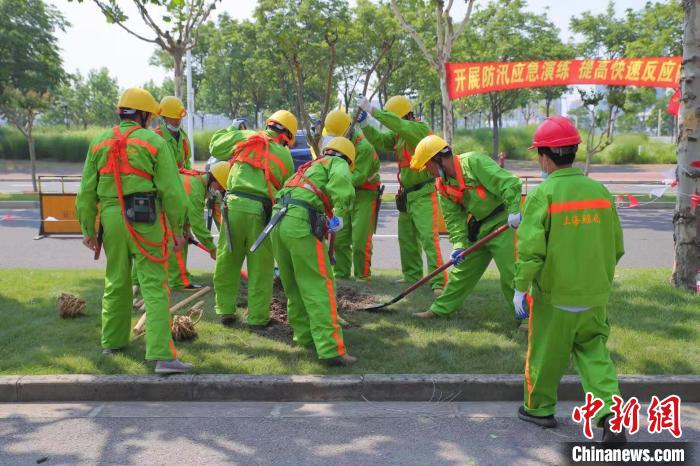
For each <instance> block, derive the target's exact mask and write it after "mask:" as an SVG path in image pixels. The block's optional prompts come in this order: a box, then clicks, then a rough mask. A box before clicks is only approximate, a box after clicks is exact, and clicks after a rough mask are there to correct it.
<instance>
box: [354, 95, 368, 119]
mask: <svg viewBox="0 0 700 466" xmlns="http://www.w3.org/2000/svg"><path fill="white" fill-rule="evenodd" d="M357 106H358V107H360V108H361V109H362V110H364V111H365V112H367V113H369V114H372V112H371V110H372V107H371V106H370V103H369V100H367V97H365V96H363V95H361V96H358V97H357Z"/></svg>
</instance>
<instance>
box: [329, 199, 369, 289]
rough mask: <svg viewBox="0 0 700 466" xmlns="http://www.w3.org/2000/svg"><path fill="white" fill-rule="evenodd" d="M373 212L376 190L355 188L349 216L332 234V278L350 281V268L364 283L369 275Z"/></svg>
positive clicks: (344, 218)
mask: <svg viewBox="0 0 700 466" xmlns="http://www.w3.org/2000/svg"><path fill="white" fill-rule="evenodd" d="M376 211H377V191H376V190H372V191H370V190H368V189H358V190H356V191H355V203H354V205H353V208H352V211H351V212H350V214H349V215H347V216H345V217H343V225H344V227H343V229H342V230H340V231H339V232H338V233H337V234H336V235H335V266H334V267H333V271H334V273H335V276H336V278H350V268H351V266H353V267H354V270H355V277H356V278H359V279H362V280H368V279H369V278H370V277H371V275H372V273H371V267H372V236H373V235H374V218H375V215H376Z"/></svg>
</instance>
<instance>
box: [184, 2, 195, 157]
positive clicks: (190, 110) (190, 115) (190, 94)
mask: <svg viewBox="0 0 700 466" xmlns="http://www.w3.org/2000/svg"><path fill="white" fill-rule="evenodd" d="M186 11H187V14H188V15H190V14H191V13H192V11H191V8H190V4H189V2H188V3H187V9H186ZM191 48H192V45H191V44H190V45H189V46H188V47H187V52H186V54H185V60H186V62H187V134H188V135H189V136H190V163H191V164H192V165H194V89H193V87H192V50H191Z"/></svg>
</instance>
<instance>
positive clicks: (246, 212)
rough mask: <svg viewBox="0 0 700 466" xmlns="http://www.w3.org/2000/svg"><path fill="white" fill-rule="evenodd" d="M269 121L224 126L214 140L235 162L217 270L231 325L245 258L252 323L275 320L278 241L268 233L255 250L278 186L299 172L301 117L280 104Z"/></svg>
mask: <svg viewBox="0 0 700 466" xmlns="http://www.w3.org/2000/svg"><path fill="white" fill-rule="evenodd" d="M266 124H267V129H266V130H265V131H260V132H255V131H250V130H239V129H235V128H228V129H223V130H219V131H217V132H215V133H214V135H213V136H212V138H211V142H210V143H209V151H210V152H211V154H212V155H213V156H214V157H216V158H218V159H219V160H226V161H229V163H230V164H231V171H230V173H229V176H228V181H227V184H226V189H227V191H226V198H225V199H224V203H223V206H222V214H223V220H222V228H221V233H220V235H219V244H218V248H217V258H216V268H215V270H214V289H215V291H216V305H215V310H216V313H217V314H218V315H219V316H221V323H222V325H224V326H227V327H230V326H232V325H233V324H234V322H235V321H236V318H235V312H236V303H237V301H238V289H239V285H240V277H239V276H240V272H241V268H242V266H243V261H244V260H245V261H246V262H247V266H248V276H249V280H248V325H250V326H252V327H264V326H266V325H267V324H268V323H269V321H270V303H271V301H272V280H273V270H274V256H273V254H272V244H271V242H270V240H269V239H267V240H266V241H265V243H264V244H263V245H262V246H261V247H260V248H259V249H258V250H256V251H255V252H254V253H250V252H249V251H250V247H251V246H252V245H253V243H254V242H255V240H256V239H257V238H258V236H259V235H260V233H261V232H262V230H263V228H264V227H265V225H267V222H268V221H269V219H270V215H271V212H272V205H273V204H274V201H275V198H276V196H277V192H278V190H280V189H281V188H282V186H283V184H284V182H285V181H286V180H287V179H288V178H289V177H290V176H292V174H293V173H294V162H293V160H292V156H291V154H290V153H289V149H288V147H289V146H293V145H294V141H295V135H296V131H297V119H296V117H295V116H294V115H293V114H291V113H290V112H288V111H286V110H278V111H277V112H275V113H273V114H272V116H270V117H269V118H268V119H267V123H266Z"/></svg>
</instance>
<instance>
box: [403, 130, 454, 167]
mask: <svg viewBox="0 0 700 466" xmlns="http://www.w3.org/2000/svg"><path fill="white" fill-rule="evenodd" d="M445 147H449V144H447V141H445V140H444V139H442V138H441V137H440V136H435V135H434V134H431V135H430V136H426V137H424V138H423V139H421V141H420V142H419V143H418V145H417V146H416V151H415V152H414V153H413V157H411V168H412V169H413V170H425V165H426V164H427V163H428V161H429V160H430V159H432V158H433V157H435V156H436V155H437V154H438V152H440V151H441V150H443V149H444V148H445Z"/></svg>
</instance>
